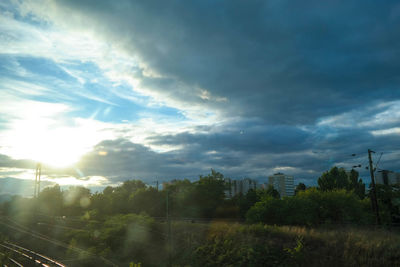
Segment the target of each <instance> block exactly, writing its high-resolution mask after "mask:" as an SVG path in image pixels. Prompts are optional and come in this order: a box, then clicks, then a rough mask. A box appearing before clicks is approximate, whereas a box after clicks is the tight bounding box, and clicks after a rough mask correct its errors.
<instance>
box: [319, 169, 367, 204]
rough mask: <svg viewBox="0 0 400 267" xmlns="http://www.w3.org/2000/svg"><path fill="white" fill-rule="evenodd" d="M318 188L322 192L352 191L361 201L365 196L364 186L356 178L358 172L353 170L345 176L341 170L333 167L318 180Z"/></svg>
mask: <svg viewBox="0 0 400 267" xmlns="http://www.w3.org/2000/svg"><path fill="white" fill-rule="evenodd" d="M318 186H319V189H320V190H322V191H332V190H338V189H346V190H348V191H353V192H354V193H355V194H356V195H357V196H359V198H361V199H362V198H364V196H365V184H363V182H362V180H361V179H359V178H358V172H357V171H355V170H354V169H352V170H351V171H350V173H349V174H347V173H346V171H345V170H344V169H343V168H338V167H336V166H335V167H333V168H332V169H330V170H329V171H327V172H324V173H323V174H322V175H321V177H320V178H318Z"/></svg>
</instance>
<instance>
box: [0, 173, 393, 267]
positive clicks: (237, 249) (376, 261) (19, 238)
mask: <svg viewBox="0 0 400 267" xmlns="http://www.w3.org/2000/svg"><path fill="white" fill-rule="evenodd" d="M344 174H346V176H345V175H344ZM224 181H225V180H224V177H223V175H222V174H221V173H218V172H216V171H212V172H211V173H210V174H209V175H207V176H201V177H200V178H199V180H198V181H195V182H191V181H189V180H175V181H172V182H170V183H168V184H166V185H165V187H164V188H163V189H162V190H157V189H156V188H153V187H149V186H146V185H145V184H144V183H143V182H142V181H139V180H131V181H126V182H124V183H123V184H122V185H120V186H117V187H107V188H105V189H104V190H103V192H101V193H94V194H91V192H90V191H89V190H88V189H86V188H83V187H71V188H69V189H68V190H64V191H62V190H61V189H60V187H59V186H54V187H47V188H45V189H43V191H42V192H41V193H40V195H39V197H38V198H36V199H26V198H22V197H14V198H13V199H12V200H11V201H9V202H6V203H4V204H3V206H2V207H1V213H2V214H3V216H2V217H1V220H0V223H1V224H2V227H0V232H1V233H0V234H3V235H4V238H7V239H10V240H12V241H14V242H17V243H18V244H21V245H23V246H26V247H28V248H34V249H35V250H36V251H37V252H40V253H43V254H45V255H49V256H52V257H55V258H58V259H65V260H66V262H68V264H69V265H70V266H83V265H84V266H104V265H112V264H116V265H120V266H130V265H131V266H139V265H140V266H165V265H168V264H169V263H173V264H174V265H176V266H321V265H328V266H337V265H344V266H360V265H362V266H397V265H400V253H399V252H398V251H399V246H400V235H399V233H398V232H397V231H396V229H397V228H392V226H393V225H395V223H397V222H398V220H399V217H400V216H399V208H400V201H399V200H400V190H399V187H398V186H383V185H382V186H378V187H377V195H378V200H379V205H380V214H381V217H382V221H383V222H384V225H385V228H379V229H376V228H375V227H376V226H375V225H373V223H374V221H375V219H374V213H373V212H372V210H371V202H370V197H369V195H368V194H366V195H365V192H364V191H365V185H364V184H363V183H362V181H361V180H360V179H359V178H358V173H356V172H355V171H352V172H350V173H349V174H347V173H346V172H344V170H342V169H338V168H332V169H331V170H330V171H328V172H325V173H324V174H322V176H321V177H320V178H319V179H318V184H319V187H318V188H316V187H310V188H306V187H305V185H304V184H303V185H299V186H297V188H296V194H295V196H293V197H283V198H281V197H280V196H279V193H278V192H277V191H276V190H275V189H274V188H273V187H272V186H270V187H268V188H266V189H257V190H253V189H251V190H249V191H248V192H247V193H246V194H244V195H243V194H239V195H236V196H234V197H232V198H231V199H227V198H225V195H224V190H225V182H224ZM167 201H168V207H169V208H168V213H169V216H170V217H169V218H171V221H172V223H171V227H170V228H169V227H168V225H169V224H168V223H167V217H166V215H167V208H166V207H167ZM272 225H274V226H272ZM360 227H361V228H360ZM169 229H171V230H169ZM1 253H3V254H0V259H1V260H3V261H4V260H6V258H7V257H6V256H5V255H6V251H2V252H1Z"/></svg>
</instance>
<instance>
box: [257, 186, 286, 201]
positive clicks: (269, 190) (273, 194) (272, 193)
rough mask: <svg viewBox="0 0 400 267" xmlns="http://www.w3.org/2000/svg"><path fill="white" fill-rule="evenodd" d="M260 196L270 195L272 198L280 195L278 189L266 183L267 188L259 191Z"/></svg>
mask: <svg viewBox="0 0 400 267" xmlns="http://www.w3.org/2000/svg"><path fill="white" fill-rule="evenodd" d="M259 194H260V196H261V197H263V196H270V197H273V198H280V197H281V195H280V194H279V192H278V190H276V189H275V188H274V187H273V186H272V185H268V187H267V189H265V190H262V191H260V193H259Z"/></svg>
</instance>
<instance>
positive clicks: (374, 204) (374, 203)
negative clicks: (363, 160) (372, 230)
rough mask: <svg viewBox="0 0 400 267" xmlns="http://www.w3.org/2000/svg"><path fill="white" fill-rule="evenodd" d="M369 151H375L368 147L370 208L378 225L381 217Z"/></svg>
mask: <svg viewBox="0 0 400 267" xmlns="http://www.w3.org/2000/svg"><path fill="white" fill-rule="evenodd" d="M371 153H375V152H374V151H372V150H371V149H368V160H369V173H370V174H371V190H372V194H371V202H372V208H373V209H374V211H375V216H376V223H377V224H378V225H380V224H381V218H380V216H379V207H378V199H377V197H376V188H375V176H374V171H375V170H374V166H373V163H372V155H371Z"/></svg>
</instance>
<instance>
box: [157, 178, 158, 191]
mask: <svg viewBox="0 0 400 267" xmlns="http://www.w3.org/2000/svg"><path fill="white" fill-rule="evenodd" d="M157 191H158V180H157Z"/></svg>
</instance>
